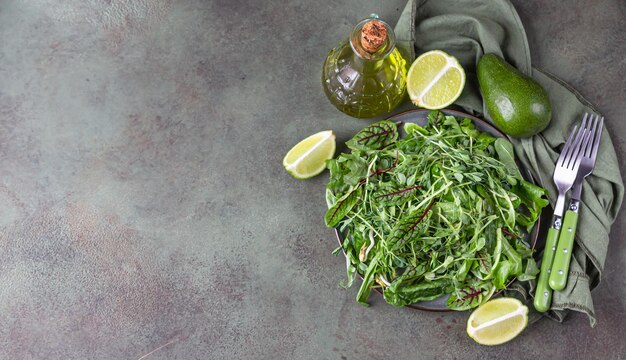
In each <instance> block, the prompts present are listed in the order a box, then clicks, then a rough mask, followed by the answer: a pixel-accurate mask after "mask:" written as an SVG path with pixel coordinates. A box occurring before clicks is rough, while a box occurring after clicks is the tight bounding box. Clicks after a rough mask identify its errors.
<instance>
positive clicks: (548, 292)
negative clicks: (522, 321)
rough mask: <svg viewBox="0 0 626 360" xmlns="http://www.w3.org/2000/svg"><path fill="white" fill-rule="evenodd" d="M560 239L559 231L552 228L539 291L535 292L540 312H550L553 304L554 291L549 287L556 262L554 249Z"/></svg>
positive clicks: (536, 304)
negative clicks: (554, 262)
mask: <svg viewBox="0 0 626 360" xmlns="http://www.w3.org/2000/svg"><path fill="white" fill-rule="evenodd" d="M558 239H559V229H555V228H554V227H550V229H548V237H547V238H546V247H545V248H544V249H543V258H542V259H541V272H539V280H537V289H536V290H535V301H534V305H535V309H537V311H539V312H546V311H548V310H549V309H550V304H551V303H552V289H550V287H549V286H548V278H549V277H550V269H551V268H552V260H554V252H555V251H554V249H556V242H557V240H558Z"/></svg>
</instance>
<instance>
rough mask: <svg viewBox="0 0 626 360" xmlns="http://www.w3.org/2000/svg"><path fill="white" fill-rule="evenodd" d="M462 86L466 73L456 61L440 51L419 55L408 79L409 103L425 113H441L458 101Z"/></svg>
mask: <svg viewBox="0 0 626 360" xmlns="http://www.w3.org/2000/svg"><path fill="white" fill-rule="evenodd" d="M464 86H465V71H464V70H463V68H462V67H461V64H459V62H458V60H457V59H456V58H455V57H453V56H450V55H448V54H446V53H445V52H443V51H441V50H432V51H429V52H426V53H424V54H422V55H420V56H419V57H418V58H417V59H415V61H414V62H413V65H411V68H410V69H409V73H408V75H407V90H408V92H409V96H410V97H411V101H413V103H414V104H415V105H417V106H419V107H423V108H426V109H432V110H436V109H443V108H445V107H446V106H448V105H450V104H452V103H453V102H454V101H455V100H456V99H458V98H459V96H460V95H461V92H462V91H463V87H464Z"/></svg>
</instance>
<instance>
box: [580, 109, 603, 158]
mask: <svg viewBox="0 0 626 360" xmlns="http://www.w3.org/2000/svg"><path fill="white" fill-rule="evenodd" d="M598 117H599V116H598V115H596V117H595V118H594V117H593V115H591V118H590V119H589V128H588V129H587V131H589V133H590V134H591V135H589V136H590V139H589V144H588V145H587V147H586V148H585V153H584V156H585V157H591V150H592V148H593V143H594V137H595V135H596V126H598ZM591 120H593V125H591Z"/></svg>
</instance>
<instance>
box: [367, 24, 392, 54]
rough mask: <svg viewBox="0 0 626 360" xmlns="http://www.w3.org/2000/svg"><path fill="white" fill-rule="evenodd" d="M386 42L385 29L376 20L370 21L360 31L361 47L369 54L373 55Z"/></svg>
mask: <svg viewBox="0 0 626 360" xmlns="http://www.w3.org/2000/svg"><path fill="white" fill-rule="evenodd" d="M386 40H387V28H386V27H385V24H383V23H382V22H380V21H378V20H370V21H368V22H366V23H365V24H364V25H363V28H362V29H361V46H362V47H363V49H365V51H367V52H369V53H375V52H376V51H378V49H380V47H381V46H383V45H384V44H385V41H386Z"/></svg>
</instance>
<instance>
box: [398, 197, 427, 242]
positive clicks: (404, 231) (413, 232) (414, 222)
mask: <svg viewBox="0 0 626 360" xmlns="http://www.w3.org/2000/svg"><path fill="white" fill-rule="evenodd" d="M433 204H435V201H433V202H431V203H430V205H428V207H427V208H426V210H424V211H419V210H417V211H412V212H410V213H408V214H406V215H404V216H403V217H402V218H400V220H398V222H397V223H396V225H395V226H394V228H393V230H392V231H391V234H390V236H389V239H388V240H387V241H388V242H389V243H390V244H393V246H394V247H399V246H401V245H402V244H403V243H405V242H406V241H409V240H411V239H413V238H414V237H415V236H417V235H418V234H419V229H418V225H419V224H420V223H421V222H422V220H424V218H425V217H426V215H428V212H429V211H430V208H431V207H432V206H433Z"/></svg>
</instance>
